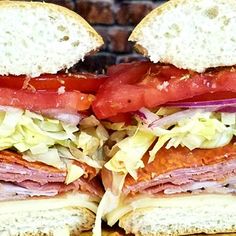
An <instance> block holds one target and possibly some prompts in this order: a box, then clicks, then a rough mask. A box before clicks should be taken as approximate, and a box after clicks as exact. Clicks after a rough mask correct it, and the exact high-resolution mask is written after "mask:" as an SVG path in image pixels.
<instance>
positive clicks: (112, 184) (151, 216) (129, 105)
mask: <svg viewBox="0 0 236 236" xmlns="http://www.w3.org/2000/svg"><path fill="white" fill-rule="evenodd" d="M235 19H236V5H235V1H234V0H196V1H191V0H172V1H168V2H167V3H165V4H163V5H161V6H160V7H158V8H156V9H154V10H153V11H152V12H151V13H149V15H147V16H146V17H145V18H144V19H143V20H142V21H141V23H140V24H139V25H138V26H137V27H136V28H135V29H134V31H133V32H132V34H131V36H130V38H129V40H130V41H133V42H135V48H136V49H137V50H138V51H139V52H141V53H142V54H143V55H144V56H146V57H148V58H149V59H150V60H147V61H141V62H133V63H130V64H128V63H127V64H120V65H116V66H112V67H110V68H108V76H109V78H108V79H107V80H106V81H105V82H104V84H102V85H101V87H100V88H99V90H98V93H97V96H96V99H95V101H94V103H93V105H92V106H93V111H94V112H95V114H96V116H97V117H98V118H99V119H104V122H103V124H104V126H105V127H106V128H107V129H108V131H109V133H110V137H109V139H108V141H107V142H106V144H105V153H106V157H107V159H108V161H107V163H106V164H105V166H104V169H103V170H102V180H103V184H104V186H105V189H106V193H105V194H104V197H103V199H102V200H101V203H100V206H99V208H98V213H97V216H98V218H97V222H96V223H97V224H99V219H100V218H104V219H105V220H106V221H107V222H108V225H110V226H113V225H114V224H115V223H117V222H119V226H120V227H122V228H124V229H125V231H126V233H132V234H134V235H188V234H198V233H206V234H214V233H226V232H235V231H236V227H235V222H236V213H235V209H236V196H235V193H236V146H235V134H236V133H235V127H236V126H235V122H236V116H235V115H236V113H235V112H236V108H235V107H236V106H235V105H236V68H235V64H236V55H235V51H236V38H235V24H236V21H235ZM107 202H109V204H108V203H107ZM99 217H100V218H99Z"/></svg>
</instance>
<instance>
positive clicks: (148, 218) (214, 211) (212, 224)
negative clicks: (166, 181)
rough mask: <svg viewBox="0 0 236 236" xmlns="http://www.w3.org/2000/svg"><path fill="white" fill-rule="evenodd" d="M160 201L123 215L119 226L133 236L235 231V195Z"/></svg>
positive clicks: (164, 199)
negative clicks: (133, 235) (152, 205)
mask: <svg viewBox="0 0 236 236" xmlns="http://www.w3.org/2000/svg"><path fill="white" fill-rule="evenodd" d="M156 200H157V199H155V201H156ZM159 200H160V203H159V204H155V206H154V207H148V208H139V209H136V210H133V211H132V212H130V213H128V214H126V215H125V216H123V217H122V218H121V219H120V221H119V225H120V227H122V228H124V229H125V231H126V233H133V234H135V235H136V236H137V235H143V236H146V235H148V236H154V235H155V236H159V235H188V234H197V233H207V234H215V233H226V232H227V233H228V232H236V196H233V195H223V194H222V195H206V196H204V195H203V196H201V195H199V196H188V197H177V198H175V197H173V198H163V199H159Z"/></svg>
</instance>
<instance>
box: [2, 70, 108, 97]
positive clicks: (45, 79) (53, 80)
mask: <svg viewBox="0 0 236 236" xmlns="http://www.w3.org/2000/svg"><path fill="white" fill-rule="evenodd" d="M105 80H106V76H105V75H99V76H96V75H93V74H88V73H87V74H85V73H81V74H56V75H52V74H44V75H41V76H39V77H36V78H29V77H26V76H12V75H9V76H0V87H2V88H12V89H22V88H25V89H26V88H30V89H35V90H46V91H48V90H50V91H57V90H58V89H59V88H60V87H62V86H63V87H64V88H65V90H66V91H74V90H76V91H80V92H86V93H94V92H96V91H97V90H98V88H99V86H100V85H101V84H102V83H104V82H105Z"/></svg>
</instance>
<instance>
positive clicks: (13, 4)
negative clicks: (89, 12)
mask: <svg viewBox="0 0 236 236" xmlns="http://www.w3.org/2000/svg"><path fill="white" fill-rule="evenodd" d="M39 7H42V8H45V9H49V10H51V11H55V12H58V13H61V14H63V15H65V16H68V17H71V18H73V19H75V20H76V21H78V22H79V23H80V24H82V25H83V26H84V27H85V28H86V29H87V30H88V31H89V32H90V33H91V34H92V35H93V36H94V38H95V39H96V41H97V42H98V44H99V46H98V47H101V46H102V45H103V43H104V41H103V39H102V37H101V36H100V35H99V34H98V33H97V32H96V31H95V29H94V28H93V27H92V26H91V25H90V24H89V23H88V22H87V21H86V20H85V19H84V18H83V17H81V16H80V15H78V14H77V13H75V12H74V11H71V10H69V9H68V8H66V7H62V6H60V5H57V4H53V3H46V2H25V1H0V10H1V8H31V9H36V8H39Z"/></svg>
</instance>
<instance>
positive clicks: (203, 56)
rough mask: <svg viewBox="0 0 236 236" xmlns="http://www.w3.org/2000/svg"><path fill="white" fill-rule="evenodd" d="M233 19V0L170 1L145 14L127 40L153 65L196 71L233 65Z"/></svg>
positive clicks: (235, 22) (235, 35)
mask: <svg viewBox="0 0 236 236" xmlns="http://www.w3.org/2000/svg"><path fill="white" fill-rule="evenodd" d="M235 16H236V2H235V1H234V0H195V1H191V0H172V1H168V2H167V3H166V4H163V5H162V6H161V7H158V8H156V9H154V10H153V11H152V12H151V13H150V14H149V15H147V16H146V17H145V18H144V19H143V20H142V21H141V23H140V24H139V25H138V26H137V27H136V28H135V30H134V31H133V33H132V34H131V36H130V38H129V40H131V41H134V42H136V45H138V48H139V49H140V46H141V47H142V48H145V50H141V52H143V53H144V55H145V56H148V57H150V59H151V60H152V61H153V62H159V61H160V62H165V63H170V64H174V65H175V66H177V67H179V68H186V69H191V70H194V71H198V72H202V71H204V70H205V69H207V68H209V67H218V66H230V65H235V64H236V57H235V51H236V28H235V25H236V17H235ZM139 51H140V50H139Z"/></svg>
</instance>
